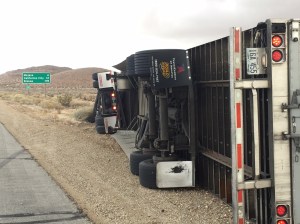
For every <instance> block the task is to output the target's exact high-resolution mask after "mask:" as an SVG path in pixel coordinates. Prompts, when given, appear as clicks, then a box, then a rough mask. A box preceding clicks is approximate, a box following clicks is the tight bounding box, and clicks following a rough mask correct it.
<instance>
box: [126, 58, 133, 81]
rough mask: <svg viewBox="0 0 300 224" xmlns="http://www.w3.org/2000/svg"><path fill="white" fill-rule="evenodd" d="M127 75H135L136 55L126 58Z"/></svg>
mask: <svg viewBox="0 0 300 224" xmlns="http://www.w3.org/2000/svg"><path fill="white" fill-rule="evenodd" d="M126 74H127V75H128V76H131V75H134V74H135V72H134V54H132V55H130V56H129V57H127V58H126Z"/></svg>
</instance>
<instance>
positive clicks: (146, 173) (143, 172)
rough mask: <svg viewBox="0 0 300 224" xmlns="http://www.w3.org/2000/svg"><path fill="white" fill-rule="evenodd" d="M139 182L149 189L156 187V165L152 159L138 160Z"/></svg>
mask: <svg viewBox="0 0 300 224" xmlns="http://www.w3.org/2000/svg"><path fill="white" fill-rule="evenodd" d="M139 174H140V175H139V178H140V184H141V185H142V186H143V187H145V188H149V189H156V188H157V185H156V165H155V164H154V163H153V160H152V159H147V160H144V161H142V162H140V165H139Z"/></svg>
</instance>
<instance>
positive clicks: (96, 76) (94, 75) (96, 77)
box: [92, 73, 98, 81]
mask: <svg viewBox="0 0 300 224" xmlns="http://www.w3.org/2000/svg"><path fill="white" fill-rule="evenodd" d="M92 79H93V80H96V81H98V73H93V74H92Z"/></svg>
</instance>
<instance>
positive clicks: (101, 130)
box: [96, 126, 106, 134]
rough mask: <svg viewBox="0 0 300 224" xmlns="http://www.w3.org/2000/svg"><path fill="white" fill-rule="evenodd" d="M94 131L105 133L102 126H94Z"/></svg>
mask: <svg viewBox="0 0 300 224" xmlns="http://www.w3.org/2000/svg"><path fill="white" fill-rule="evenodd" d="M96 131H97V133H98V134H106V132H105V127H104V126H96Z"/></svg>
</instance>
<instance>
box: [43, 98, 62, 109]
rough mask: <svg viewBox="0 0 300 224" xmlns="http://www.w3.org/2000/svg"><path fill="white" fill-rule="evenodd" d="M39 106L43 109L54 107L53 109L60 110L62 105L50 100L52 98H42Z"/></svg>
mask: <svg viewBox="0 0 300 224" xmlns="http://www.w3.org/2000/svg"><path fill="white" fill-rule="evenodd" d="M40 106H41V107H42V108H44V109H49V110H51V109H55V110H58V111H60V110H61V109H62V108H63V107H62V105H61V104H60V103H58V102H56V101H52V100H43V101H42V102H41V103H40Z"/></svg>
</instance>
